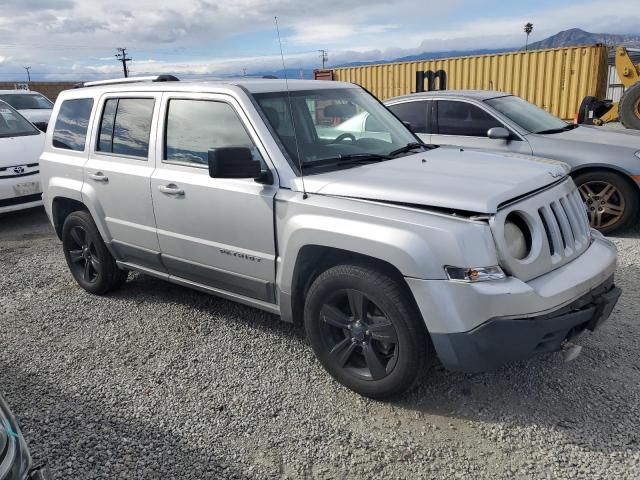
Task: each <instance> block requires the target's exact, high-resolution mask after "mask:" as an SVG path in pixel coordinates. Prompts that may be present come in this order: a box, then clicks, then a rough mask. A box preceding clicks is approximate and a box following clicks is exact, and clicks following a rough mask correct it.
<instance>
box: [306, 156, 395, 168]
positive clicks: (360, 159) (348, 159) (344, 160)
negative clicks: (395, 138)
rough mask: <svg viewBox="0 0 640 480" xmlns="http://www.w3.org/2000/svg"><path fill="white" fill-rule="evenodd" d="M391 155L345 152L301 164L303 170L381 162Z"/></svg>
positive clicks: (388, 158)
mask: <svg viewBox="0 0 640 480" xmlns="http://www.w3.org/2000/svg"><path fill="white" fill-rule="evenodd" d="M390 159H391V157H389V156H387V155H380V154H378V153H347V154H342V155H338V156H337V157H329V158H322V159H320V160H314V161H312V162H308V163H305V164H303V165H302V168H303V170H306V169H311V168H320V167H326V166H338V165H358V164H365V163H372V162H382V161H384V160H390Z"/></svg>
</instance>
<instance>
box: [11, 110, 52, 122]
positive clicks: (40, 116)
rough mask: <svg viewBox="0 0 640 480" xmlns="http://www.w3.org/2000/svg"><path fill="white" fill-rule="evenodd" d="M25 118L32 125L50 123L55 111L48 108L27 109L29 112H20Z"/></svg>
mask: <svg viewBox="0 0 640 480" xmlns="http://www.w3.org/2000/svg"><path fill="white" fill-rule="evenodd" d="M18 111H19V112H20V113H21V114H22V116H23V117H24V118H26V119H27V120H29V121H30V122H31V123H36V122H48V121H49V119H50V118H51V112H53V110H50V109H47V108H37V109H35V108H34V109H27V110H18Z"/></svg>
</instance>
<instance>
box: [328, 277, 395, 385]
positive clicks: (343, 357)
mask: <svg viewBox="0 0 640 480" xmlns="http://www.w3.org/2000/svg"><path fill="white" fill-rule="evenodd" d="M320 319H321V321H322V326H321V327H320V332H321V336H322V340H323V342H324V343H325V345H326V348H327V349H328V351H329V359H330V361H332V362H333V363H334V365H335V366H336V367H337V368H342V369H346V370H347V371H348V372H349V373H351V374H352V375H354V376H356V377H359V378H362V379H367V380H380V379H382V378H384V377H386V376H387V375H388V374H389V372H390V371H391V370H393V367H394V366H395V365H396V363H397V359H398V355H397V354H398V334H397V332H396V329H395V327H394V326H393V323H391V321H390V320H389V319H388V318H387V316H386V315H385V314H384V312H382V310H380V308H379V307H378V306H377V305H376V304H375V303H374V302H373V301H372V300H371V299H369V297H367V295H365V294H364V293H363V292H360V291H358V290H354V289H347V290H340V291H338V292H336V293H335V295H334V296H333V297H332V298H330V299H328V300H327V303H325V304H324V305H323V306H322V308H321V310H320Z"/></svg>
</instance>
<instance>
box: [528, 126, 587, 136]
mask: <svg viewBox="0 0 640 480" xmlns="http://www.w3.org/2000/svg"><path fill="white" fill-rule="evenodd" d="M577 127H578V125H576V124H575V123H568V124H566V125H565V126H564V127H562V128H550V129H549V130H540V131H539V132H536V133H537V134H538V135H546V134H550V133H562V132H568V131H569V130H573V129H574V128H577Z"/></svg>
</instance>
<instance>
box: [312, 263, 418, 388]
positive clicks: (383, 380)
mask: <svg viewBox="0 0 640 480" xmlns="http://www.w3.org/2000/svg"><path fill="white" fill-rule="evenodd" d="M304 321H305V328H306V332H307V337H308V339H309V342H310V343H311V346H312V347H313V350H314V352H315V354H316V356H317V357H318V360H319V361H320V363H321V364H322V365H323V367H324V368H325V369H326V370H327V371H328V372H329V373H330V374H331V375H332V376H333V377H334V378H335V379H336V380H338V381H339V382H340V383H342V384H343V385H344V386H346V387H347V388H349V389H351V390H353V391H355V392H357V393H359V394H361V395H364V396H367V397H371V398H388V397H393V396H396V395H399V394H401V393H403V392H405V391H406V390H408V389H409V388H410V387H411V386H412V385H413V383H414V382H415V380H416V379H417V378H418V376H419V374H420V373H421V372H422V370H423V367H424V364H425V358H426V352H427V348H428V345H429V343H428V338H427V333H426V328H425V326H424V323H423V321H422V318H421V316H420V314H419V313H418V312H417V309H416V307H415V306H414V303H413V301H412V300H411V299H410V298H409V296H408V294H407V292H406V288H403V287H402V286H401V285H399V283H398V282H397V281H395V280H394V279H392V278H390V277H389V276H387V275H385V274H383V273H381V272H378V271H376V270H374V269H371V268H368V267H363V266H357V265H338V266H336V267H333V268H330V269H329V270H326V271H325V272H323V273H322V274H320V275H319V276H318V278H317V279H316V280H315V281H314V282H313V284H312V285H311V288H310V289H309V292H308V294H307V297H306V302H305V314H304Z"/></svg>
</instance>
